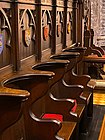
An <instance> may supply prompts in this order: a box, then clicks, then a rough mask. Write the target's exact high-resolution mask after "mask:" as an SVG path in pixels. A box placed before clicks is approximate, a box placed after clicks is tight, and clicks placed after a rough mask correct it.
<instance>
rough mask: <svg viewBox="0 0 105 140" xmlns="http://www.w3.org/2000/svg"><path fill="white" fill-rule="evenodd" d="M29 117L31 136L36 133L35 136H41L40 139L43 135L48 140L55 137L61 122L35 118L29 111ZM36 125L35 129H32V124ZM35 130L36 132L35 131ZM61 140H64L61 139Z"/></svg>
mask: <svg viewBox="0 0 105 140" xmlns="http://www.w3.org/2000/svg"><path fill="white" fill-rule="evenodd" d="M29 114H30V117H31V119H32V122H33V123H32V124H33V130H32V133H33V135H34V134H35V133H36V134H37V135H41V136H42V137H43V136H44V135H47V136H48V137H49V138H51V137H53V138H54V137H56V135H57V132H58V131H59V130H60V129H61V127H62V122H61V121H59V120H56V119H49V118H46V119H45V118H44V119H43V118H37V117H36V116H35V115H34V114H33V112H31V110H30V111H29ZM36 123H37V129H36V128H35V129H34V126H35V125H34V124H36ZM35 130H36V131H35ZM62 140H64V139H63V138H62Z"/></svg>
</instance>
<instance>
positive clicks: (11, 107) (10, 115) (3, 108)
mask: <svg viewBox="0 0 105 140" xmlns="http://www.w3.org/2000/svg"><path fill="white" fill-rule="evenodd" d="M29 95H30V93H29V92H28V91H25V90H19V89H18V90H17V89H11V88H5V87H0V140H1V139H2V134H3V132H4V131H5V130H6V129H7V128H8V127H10V126H11V125H13V124H14V123H15V122H17V121H18V120H19V118H20V116H21V113H22V106H21V103H22V102H23V101H25V99H27V98H28V97H29Z"/></svg>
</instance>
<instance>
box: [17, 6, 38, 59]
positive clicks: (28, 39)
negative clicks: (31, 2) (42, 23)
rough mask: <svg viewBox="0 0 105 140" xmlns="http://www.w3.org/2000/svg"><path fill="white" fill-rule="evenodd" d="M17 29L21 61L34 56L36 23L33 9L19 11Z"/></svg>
mask: <svg viewBox="0 0 105 140" xmlns="http://www.w3.org/2000/svg"><path fill="white" fill-rule="evenodd" d="M24 7H25V5H24ZM19 28H20V29H19V35H20V36H19V38H20V40H19V44H20V45H19V52H20V53H19V54H20V59H21V60H22V59H25V58H27V57H29V56H31V55H34V54H35V30H36V23H35V10H34V9H19Z"/></svg>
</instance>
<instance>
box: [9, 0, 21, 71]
mask: <svg viewBox="0 0 105 140" xmlns="http://www.w3.org/2000/svg"><path fill="white" fill-rule="evenodd" d="M11 9H12V62H13V70H14V71H18V70H19V69H20V58H19V10H18V2H17V1H16V0H14V1H13V2H12V3H11Z"/></svg>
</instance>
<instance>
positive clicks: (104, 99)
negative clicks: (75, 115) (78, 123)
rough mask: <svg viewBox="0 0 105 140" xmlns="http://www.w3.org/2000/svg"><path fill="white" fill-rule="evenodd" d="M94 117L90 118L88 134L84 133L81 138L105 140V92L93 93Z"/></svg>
mask: <svg viewBox="0 0 105 140" xmlns="http://www.w3.org/2000/svg"><path fill="white" fill-rule="evenodd" d="M93 104H94V106H93V118H92V120H91V119H89V121H88V122H89V126H88V134H87V135H84V134H82V135H81V136H80V140H105V92H104V91H100V90H98V91H95V92H94V94H93Z"/></svg>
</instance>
